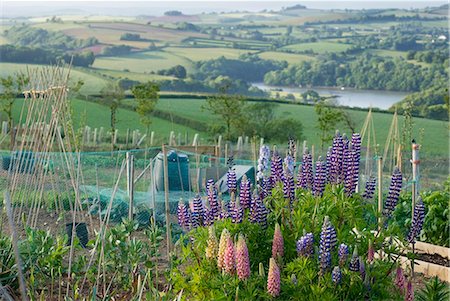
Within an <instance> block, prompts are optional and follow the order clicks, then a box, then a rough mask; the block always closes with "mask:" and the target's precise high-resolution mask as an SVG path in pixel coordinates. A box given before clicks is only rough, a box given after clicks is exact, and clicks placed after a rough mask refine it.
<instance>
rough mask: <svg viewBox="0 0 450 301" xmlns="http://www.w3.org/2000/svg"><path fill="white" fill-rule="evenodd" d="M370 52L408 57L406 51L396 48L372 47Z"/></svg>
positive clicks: (386, 55) (394, 56)
mask: <svg viewBox="0 0 450 301" xmlns="http://www.w3.org/2000/svg"><path fill="white" fill-rule="evenodd" d="M368 51H369V52H370V53H372V54H375V55H379V56H385V57H392V58H397V57H401V58H406V54H407V52H406V51H396V50H386V49H370V50H368Z"/></svg>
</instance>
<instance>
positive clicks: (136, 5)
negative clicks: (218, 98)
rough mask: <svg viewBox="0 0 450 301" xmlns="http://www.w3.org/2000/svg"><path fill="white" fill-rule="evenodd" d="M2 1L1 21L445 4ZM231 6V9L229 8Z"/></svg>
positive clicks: (438, 2) (387, 2) (425, 2)
mask: <svg viewBox="0 0 450 301" xmlns="http://www.w3.org/2000/svg"><path fill="white" fill-rule="evenodd" d="M231 3H233V4H234V5H230V2H229V1H228V2H226V1H214V2H212V1H145V2H144V1H129V2H127V1H108V2H106V1H58V2H56V1H2V3H1V4H0V9H1V12H0V13H1V17H2V18H17V17H37V16H49V15H55V14H56V15H111V16H138V15H154V16H158V15H162V14H164V12H165V11H168V10H180V11H182V12H183V13H184V14H200V13H211V12H231V11H237V10H239V11H250V12H258V11H261V10H264V9H266V10H275V11H277V10H280V9H281V8H283V7H287V6H292V5H295V4H302V5H305V6H306V7H307V8H311V9H374V8H399V9H418V8H419V9H420V8H425V7H431V6H440V5H443V4H446V3H447V2H446V1H232V2H231ZM230 6H231V7H232V8H230Z"/></svg>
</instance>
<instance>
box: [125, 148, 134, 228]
mask: <svg viewBox="0 0 450 301" xmlns="http://www.w3.org/2000/svg"><path fill="white" fill-rule="evenodd" d="M126 161H127V192H128V197H129V199H130V202H129V206H128V219H129V220H132V219H133V206H134V156H133V155H132V154H131V153H130V152H127V154H126Z"/></svg>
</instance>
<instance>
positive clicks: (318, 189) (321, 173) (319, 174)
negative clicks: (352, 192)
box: [313, 157, 327, 196]
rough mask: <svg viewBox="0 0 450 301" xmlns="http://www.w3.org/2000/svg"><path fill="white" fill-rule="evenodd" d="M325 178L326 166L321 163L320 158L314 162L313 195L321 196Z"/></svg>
mask: <svg viewBox="0 0 450 301" xmlns="http://www.w3.org/2000/svg"><path fill="white" fill-rule="evenodd" d="M326 177H327V171H326V164H325V163H324V162H323V161H322V158H321V157H319V159H318V160H317V162H316V174H315V176H314V183H313V191H314V195H316V196H322V194H323V191H324V190H325V182H326Z"/></svg>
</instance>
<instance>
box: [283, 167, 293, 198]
mask: <svg viewBox="0 0 450 301" xmlns="http://www.w3.org/2000/svg"><path fill="white" fill-rule="evenodd" d="M283 195H284V198H286V199H288V200H290V202H291V203H292V202H293V201H294V199H295V182H294V176H293V175H291V174H286V173H285V174H284V175H283Z"/></svg>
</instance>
